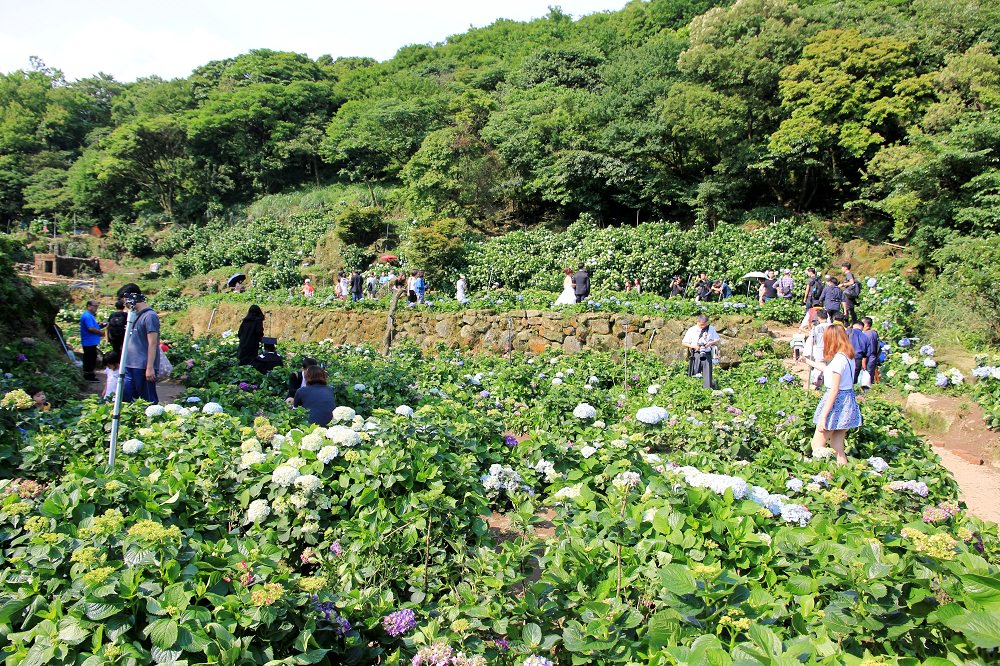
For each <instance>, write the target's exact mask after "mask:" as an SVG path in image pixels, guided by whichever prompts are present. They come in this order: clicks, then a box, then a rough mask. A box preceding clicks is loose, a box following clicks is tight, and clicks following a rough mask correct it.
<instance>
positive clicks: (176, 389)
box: [83, 380, 184, 405]
mask: <svg viewBox="0 0 1000 666" xmlns="http://www.w3.org/2000/svg"><path fill="white" fill-rule="evenodd" d="M83 392H84V394H94V395H103V394H104V382H103V381H101V382H92V383H88V384H87V385H86V386H84V388H83ZM183 392H184V387H183V386H182V385H180V384H178V383H177V382H175V381H173V380H167V381H165V382H159V383H157V385H156V397H158V398H159V399H160V404H161V405H166V404H168V403H171V402H173V401H175V400H177V396H179V395H180V394H181V393H183Z"/></svg>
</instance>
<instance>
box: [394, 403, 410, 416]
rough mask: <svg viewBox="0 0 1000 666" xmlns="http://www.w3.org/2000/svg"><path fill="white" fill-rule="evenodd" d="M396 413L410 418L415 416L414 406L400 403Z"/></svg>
mask: <svg viewBox="0 0 1000 666" xmlns="http://www.w3.org/2000/svg"><path fill="white" fill-rule="evenodd" d="M396 414H398V415H399V416H405V417H407V418H409V417H411V416H413V407H410V406H409V405H400V406H399V407H397V408H396Z"/></svg>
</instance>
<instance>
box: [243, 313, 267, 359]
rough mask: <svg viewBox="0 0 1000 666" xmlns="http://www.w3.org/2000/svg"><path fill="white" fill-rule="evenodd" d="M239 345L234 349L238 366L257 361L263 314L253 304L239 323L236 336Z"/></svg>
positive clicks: (262, 334)
mask: <svg viewBox="0 0 1000 666" xmlns="http://www.w3.org/2000/svg"><path fill="white" fill-rule="evenodd" d="M237 335H238V337H239V339H240V344H239V346H238V347H237V348H236V358H238V359H239V362H240V365H250V364H251V363H253V362H254V361H256V360H257V354H259V353H260V341H261V339H262V338H263V337H264V312H263V311H262V310H261V309H260V306H259V305H257V304H256V303H254V304H253V305H251V306H250V309H249V310H248V311H247V316H246V317H244V318H243V321H242V323H240V331H239V333H238V334H237Z"/></svg>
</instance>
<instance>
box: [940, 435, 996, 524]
mask: <svg viewBox="0 0 1000 666" xmlns="http://www.w3.org/2000/svg"><path fill="white" fill-rule="evenodd" d="M934 452H935V453H937V454H938V455H939V456H941V464H943V465H944V466H945V467H947V468H948V471H949V472H951V473H952V475H954V477H955V480H956V481H958V487H959V493H958V497H959V499H960V500H962V501H963V502H965V503H966V504H967V505H968V507H969V512H970V513H972V515H974V516H976V517H978V518H982V519H983V520H991V521H993V522H995V523H1000V502H997V493H998V492H1000V473H998V472H997V471H996V470H995V469H994V468H993V467H992V466H990V465H973V464H971V463H969V462H966V461H965V460H963V459H961V458H959V457H958V456H956V455H955V454H954V453H952V452H951V451H949V450H948V449H945V448H941V447H939V446H935V447H934Z"/></svg>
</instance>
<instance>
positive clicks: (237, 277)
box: [226, 273, 247, 287]
mask: <svg viewBox="0 0 1000 666" xmlns="http://www.w3.org/2000/svg"><path fill="white" fill-rule="evenodd" d="M246 279H247V276H246V275H244V274H243V273H236V274H234V275H231V276H229V279H228V280H226V284H227V285H228V286H230V287H235V286H236V285H238V284H239V283H241V282H243V281H244V280H246Z"/></svg>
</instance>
